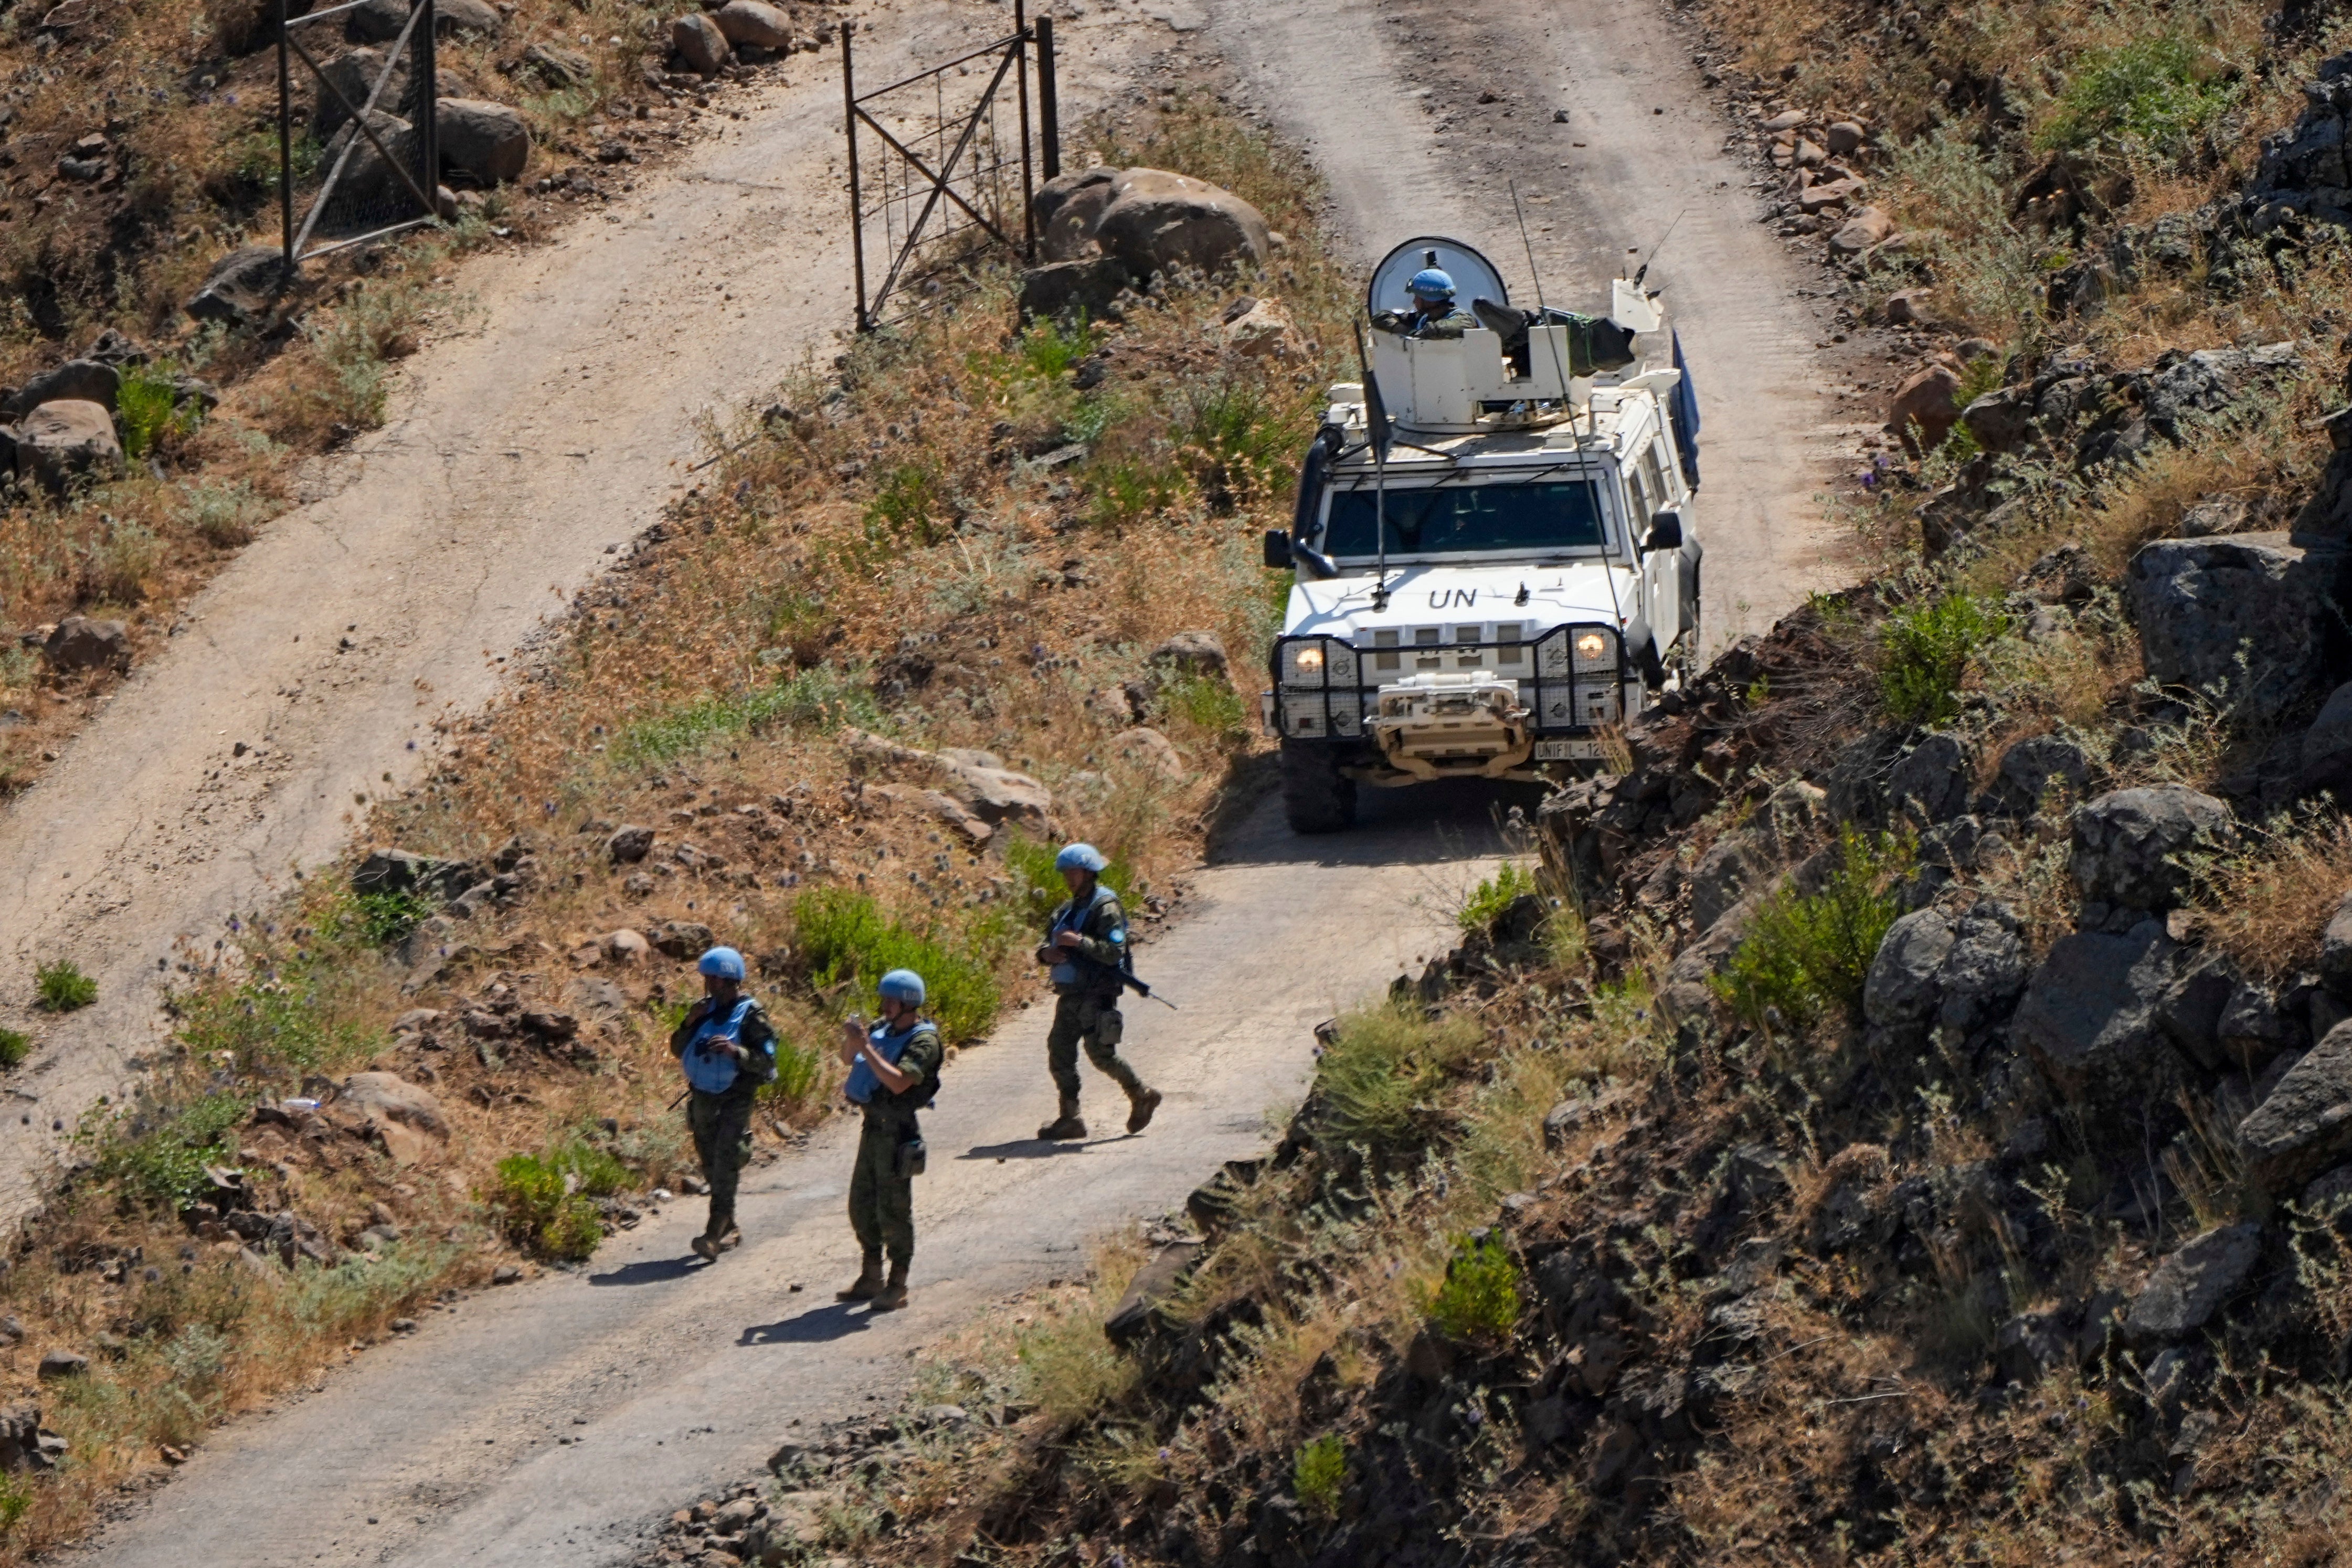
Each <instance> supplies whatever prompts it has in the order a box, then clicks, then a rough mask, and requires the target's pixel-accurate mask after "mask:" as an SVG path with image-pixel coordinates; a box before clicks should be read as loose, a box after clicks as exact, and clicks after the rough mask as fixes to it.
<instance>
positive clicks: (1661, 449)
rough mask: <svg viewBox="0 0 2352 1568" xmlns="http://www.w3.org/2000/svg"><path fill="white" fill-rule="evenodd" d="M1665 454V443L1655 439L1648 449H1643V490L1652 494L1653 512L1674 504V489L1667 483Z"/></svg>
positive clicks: (1650, 499)
mask: <svg viewBox="0 0 2352 1568" xmlns="http://www.w3.org/2000/svg"><path fill="white" fill-rule="evenodd" d="M1664 453H1665V443H1664V441H1661V440H1655V439H1654V440H1652V441H1651V443H1650V444H1649V445H1648V446H1647V447H1643V448H1642V478H1643V480H1644V484H1643V488H1644V489H1647V490H1648V491H1649V492H1650V495H1649V501H1650V506H1651V509H1652V510H1656V509H1658V508H1660V507H1666V506H1671V505H1673V504H1674V493H1675V492H1674V489H1673V487H1671V486H1670V485H1668V484H1667V483H1666V471H1665V467H1664Z"/></svg>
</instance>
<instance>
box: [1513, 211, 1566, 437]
mask: <svg viewBox="0 0 2352 1568" xmlns="http://www.w3.org/2000/svg"><path fill="white" fill-rule="evenodd" d="M1508 183H1509V185H1510V191H1511V216H1513V217H1515V218H1517V220H1518V224H1519V247H1520V248H1521V249H1522V250H1525V251H1526V252H1527V253H1528V279H1530V280H1531V281H1532V282H1533V283H1534V284H1535V286H1536V320H1535V325H1534V326H1533V327H1531V328H1529V329H1528V331H1529V334H1530V340H1532V335H1533V334H1534V333H1535V332H1537V331H1541V332H1542V333H1543V335H1544V342H1546V343H1548V344H1549V343H1550V342H1551V331H1550V327H1551V310H1550V308H1549V306H1547V305H1546V304H1545V303H1544V291H1543V273H1542V271H1541V270H1540V269H1538V268H1537V266H1536V247H1535V241H1533V240H1532V239H1529V238H1528V215H1527V213H1526V212H1525V211H1524V210H1522V209H1521V207H1520V205H1519V182H1518V181H1517V180H1516V179H1515V180H1512V181H1510V182H1508ZM1534 358H1535V351H1534V350H1533V349H1532V348H1530V349H1529V350H1528V370H1530V371H1532V370H1534V369H1535V363H1534ZM1552 368H1553V369H1554V370H1556V371H1558V372H1559V389H1560V395H1561V396H1562V398H1564V399H1565V400H1566V401H1567V403H1568V418H1569V426H1570V429H1573V428H1575V423H1576V398H1575V395H1574V392H1573V389H1572V388H1571V387H1570V385H1569V381H1570V376H1569V374H1568V366H1567V365H1566V364H1565V363H1561V360H1560V357H1559V349H1558V347H1556V346H1555V347H1554V348H1553V349H1552Z"/></svg>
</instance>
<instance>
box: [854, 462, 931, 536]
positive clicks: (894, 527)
mask: <svg viewBox="0 0 2352 1568" xmlns="http://www.w3.org/2000/svg"><path fill="white" fill-rule="evenodd" d="M941 491H942V481H941V479H940V475H939V473H938V472H937V470H935V469H933V468H931V467H930V466H929V464H927V463H901V464H899V465H898V467H897V468H893V469H892V470H891V471H890V477H889V478H888V479H885V480H884V481H883V483H882V489H881V490H880V491H879V492H878V493H877V494H876V496H875V497H874V500H872V501H871V502H869V503H868V504H867V506H866V531H867V532H868V533H869V534H870V533H881V534H885V535H887V536H888V537H890V538H893V539H913V540H915V541H918V542H920V543H924V544H937V543H938V542H940V537H941V531H940V527H939V523H938V518H939V514H940V510H942V509H943V507H944V506H945V503H946V498H945V496H944V495H943V494H942V493H941Z"/></svg>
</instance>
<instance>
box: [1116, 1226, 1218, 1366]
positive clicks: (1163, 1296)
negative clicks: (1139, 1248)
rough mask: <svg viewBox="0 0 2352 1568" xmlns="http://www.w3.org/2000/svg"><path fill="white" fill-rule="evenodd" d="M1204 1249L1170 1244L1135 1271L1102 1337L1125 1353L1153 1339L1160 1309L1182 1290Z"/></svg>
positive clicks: (1190, 1243)
mask: <svg viewBox="0 0 2352 1568" xmlns="http://www.w3.org/2000/svg"><path fill="white" fill-rule="evenodd" d="M1201 1249H1202V1243H1200V1242H1197V1241H1171V1242H1168V1243H1166V1244H1165V1245H1163V1246H1162V1247H1160V1250H1159V1251H1157V1252H1155V1253H1153V1254H1152V1255H1151V1257H1150V1258H1148V1259H1146V1260H1145V1262H1144V1265H1143V1267H1142V1268H1139V1269H1137V1270H1136V1271H1135V1278H1134V1279H1132V1280H1131V1281H1129V1285H1128V1287H1127V1294H1126V1295H1124V1296H1122V1297H1120V1298H1119V1300H1118V1305H1117V1306H1115V1307H1113V1308H1112V1309H1111V1310H1110V1315H1109V1316H1108V1317H1106V1318H1105V1319H1104V1320H1103V1333H1104V1335H1105V1337H1107V1338H1108V1340H1109V1341H1110V1342H1111V1343H1112V1344H1114V1345H1117V1346H1118V1348H1119V1349H1121V1350H1125V1349H1127V1348H1129V1346H1131V1345H1134V1344H1137V1343H1139V1342H1141V1341H1143V1340H1145V1339H1147V1338H1149V1337H1150V1334H1151V1332H1152V1331H1153V1329H1154V1328H1155V1327H1157V1326H1158V1324H1159V1322H1160V1307H1161V1305H1162V1304H1163V1303H1164V1302H1166V1301H1167V1300H1168V1299H1169V1298H1170V1297H1171V1296H1173V1295H1174V1294H1175V1293H1176V1292H1177V1290H1178V1289H1181V1287H1182V1285H1183V1283H1184V1280H1185V1279H1186V1277H1187V1276H1188V1275H1190V1274H1191V1273H1192V1266H1193V1265H1194V1264H1195V1263H1197V1262H1198V1261H1199V1260H1200V1257H1201Z"/></svg>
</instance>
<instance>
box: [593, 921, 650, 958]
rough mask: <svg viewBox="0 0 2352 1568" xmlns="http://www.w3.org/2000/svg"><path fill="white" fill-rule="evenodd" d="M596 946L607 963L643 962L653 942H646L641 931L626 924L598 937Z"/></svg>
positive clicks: (648, 955)
mask: <svg viewBox="0 0 2352 1568" xmlns="http://www.w3.org/2000/svg"><path fill="white" fill-rule="evenodd" d="M596 946H597V950H598V951H599V952H601V953H602V954H603V955H604V959H605V961H606V962H607V963H617V964H623V965H626V964H632V963H644V962H645V961H646V959H647V958H649V957H651V956H652V954H653V951H654V944H653V943H652V942H647V941H646V939H645V937H644V935H643V934H642V933H640V932H637V931H631V930H629V929H628V927H626V926H623V927H622V928H621V929H620V930H618V931H607V932H605V933H604V935H603V936H600V937H598V938H597V939H596Z"/></svg>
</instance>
